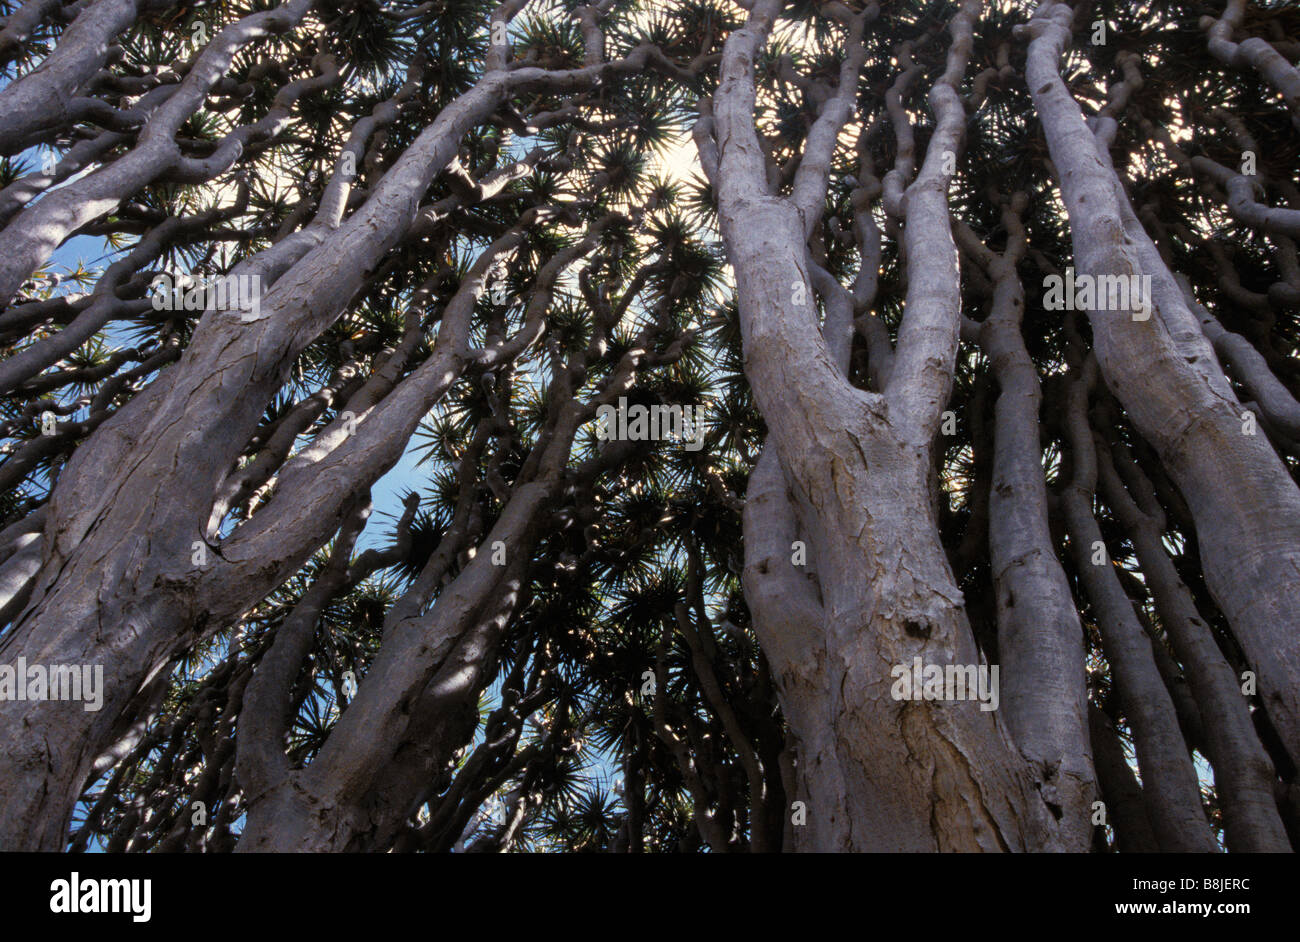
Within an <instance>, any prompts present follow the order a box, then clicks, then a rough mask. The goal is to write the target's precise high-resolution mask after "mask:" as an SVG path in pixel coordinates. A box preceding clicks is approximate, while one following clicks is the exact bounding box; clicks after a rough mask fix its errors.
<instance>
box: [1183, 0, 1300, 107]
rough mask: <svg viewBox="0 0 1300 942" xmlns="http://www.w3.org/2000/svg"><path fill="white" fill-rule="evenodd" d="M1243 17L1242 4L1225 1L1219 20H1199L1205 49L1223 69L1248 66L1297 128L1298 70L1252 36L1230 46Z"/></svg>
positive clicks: (1237, 0) (1241, 1)
mask: <svg viewBox="0 0 1300 942" xmlns="http://www.w3.org/2000/svg"><path fill="white" fill-rule="evenodd" d="M1245 15H1246V0H1227V4H1226V5H1225V6H1224V10H1223V13H1222V15H1221V16H1219V18H1218V19H1217V20H1216V19H1215V18H1213V17H1210V16H1204V17H1201V28H1202V29H1204V30H1206V32H1207V34H1208V35H1207V36H1206V46H1207V47H1208V48H1209V50H1210V53H1211V55H1213V56H1214V57H1215V58H1216V59H1218V60H1219V61H1220V62H1223V63H1225V64H1226V65H1235V66H1242V65H1249V66H1250V67H1251V68H1253V69H1254V70H1255V71H1256V72H1258V73H1259V74H1260V75H1261V76H1263V77H1264V79H1266V80H1267V81H1268V82H1269V84H1271V85H1272V86H1273V87H1274V88H1276V89H1277V90H1278V91H1279V92H1280V93H1281V95H1282V98H1283V100H1284V101H1285V102H1286V105H1287V107H1288V108H1289V109H1290V110H1291V123H1292V124H1294V125H1295V126H1296V127H1297V128H1300V69H1297V68H1296V67H1295V66H1294V65H1292V64H1291V63H1290V62H1288V61H1287V60H1286V58H1285V57H1284V56H1283V55H1282V54H1281V53H1280V52H1278V51H1277V50H1276V49H1274V48H1273V46H1272V44H1271V43H1269V42H1268V41H1267V40H1264V39H1260V38H1258V37H1255V36H1252V37H1250V38H1249V39H1244V40H1242V41H1241V42H1239V43H1238V42H1234V41H1233V39H1232V34H1233V32H1234V31H1235V30H1236V29H1237V28H1238V27H1239V26H1240V25H1241V21H1242V19H1243V18H1244V17H1245Z"/></svg>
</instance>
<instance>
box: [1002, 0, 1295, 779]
mask: <svg viewBox="0 0 1300 942" xmlns="http://www.w3.org/2000/svg"><path fill="white" fill-rule="evenodd" d="M1072 17H1073V11H1072V9H1071V7H1069V6H1068V5H1066V4H1064V3H1058V2H1054V0H1047V2H1044V3H1042V4H1041V5H1040V6H1039V8H1038V9H1037V11H1036V12H1035V14H1034V17H1033V20H1032V21H1031V23H1030V24H1029V26H1028V27H1017V29H1018V30H1021V29H1023V30H1025V31H1026V32H1027V34H1028V35H1029V36H1031V37H1032V41H1031V42H1030V46H1029V56H1028V62H1027V66H1026V77H1027V81H1028V86H1029V90H1030V94H1031V95H1032V97H1033V100H1034V104H1035V108H1036V109H1037V112H1038V115H1039V117H1040V118H1041V120H1042V123H1043V130H1044V133H1045V134H1046V136H1047V141H1048V147H1049V150H1050V153H1051V156H1052V161H1053V163H1054V164H1055V166H1056V168H1057V172H1058V177H1059V183H1060V186H1061V193H1062V196H1063V198H1064V201H1065V206H1066V209H1067V212H1068V214H1069V218H1070V229H1071V236H1072V239H1073V243H1074V254H1075V268H1076V270H1077V271H1078V272H1079V273H1080V274H1081V275H1082V274H1087V275H1089V276H1091V277H1094V278H1096V277H1099V276H1125V277H1127V276H1128V275H1130V274H1136V275H1141V276H1150V279H1151V282H1150V283H1151V294H1152V297H1151V299H1150V300H1151V302H1152V303H1151V306H1150V307H1151V310H1150V316H1149V317H1148V318H1147V319H1145V320H1140V319H1134V317H1133V314H1134V313H1135V312H1134V310H1132V309H1131V308H1130V309H1129V310H1120V311H1104V310H1094V311H1090V312H1089V320H1090V322H1091V325H1092V331H1093V338H1094V345H1095V348H1096V354H1097V360H1098V363H1099V364H1100V367H1101V373H1102V376H1103V377H1104V378H1105V381H1106V385H1107V386H1108V387H1109V388H1110V390H1111V392H1113V393H1114V394H1115V396H1116V398H1117V399H1119V401H1120V402H1121V403H1122V404H1123V406H1124V409H1125V412H1126V413H1127V414H1128V415H1129V417H1130V419H1131V421H1132V422H1133V424H1134V426H1135V427H1136V428H1137V430H1138V432H1139V433H1140V434H1141V435H1142V436H1143V438H1145V439H1146V440H1147V441H1148V442H1149V443H1150V444H1151V445H1152V447H1153V448H1154V449H1155V450H1156V452H1157V453H1158V454H1159V456H1160V460H1161V462H1162V464H1163V465H1164V467H1165V469H1166V470H1167V472H1168V474H1169V475H1170V477H1171V478H1172V479H1173V481H1174V482H1175V484H1176V485H1177V487H1178V489H1179V491H1180V492H1181V494H1182V497H1183V498H1184V499H1185V500H1186V502H1187V505H1188V507H1189V508H1190V510H1191V513H1192V515H1193V518H1194V520H1195V524H1196V533H1197V538H1198V541H1199V545H1200V549H1201V562H1202V566H1203V569H1204V573H1205V579H1206V583H1207V585H1208V586H1209V588H1210V591H1211V593H1212V594H1213V595H1214V598H1215V600H1216V602H1217V603H1218V604H1219V607H1220V609H1221V610H1222V611H1223V613H1224V614H1225V615H1226V616H1227V618H1228V621H1229V623H1230V624H1231V626H1232V630H1233V633H1234V635H1235V636H1236V638H1237V640H1238V641H1239V642H1240V643H1241V646H1242V648H1243V650H1244V651H1245V653H1246V656H1247V658H1248V659H1249V661H1250V663H1251V666H1252V668H1253V669H1254V670H1255V671H1256V672H1257V674H1258V676H1259V681H1260V689H1261V692H1262V699H1263V701H1264V704H1265V709H1266V710H1267V711H1268V715H1269V717H1270V719H1271V720H1272V721H1273V723H1274V725H1275V726H1276V727H1277V729H1278V730H1279V733H1280V735H1281V736H1282V738H1283V740H1284V742H1285V743H1286V748H1287V750H1288V753H1289V754H1290V755H1291V756H1292V757H1293V759H1295V758H1300V635H1297V634H1296V633H1295V632H1293V631H1289V630H1288V629H1286V628H1285V627H1283V626H1285V625H1287V624H1288V623H1289V620H1290V618H1291V615H1290V613H1292V612H1294V611H1296V610H1297V608H1298V607H1300V490H1298V489H1297V487H1296V484H1295V482H1294V481H1293V480H1292V479H1291V477H1290V475H1289V474H1288V473H1287V470H1286V468H1285V467H1284V466H1283V464H1282V462H1281V460H1280V459H1279V458H1278V456H1277V454H1276V453H1275V452H1274V450H1273V448H1272V447H1271V446H1270V445H1269V443H1268V442H1267V440H1265V438H1264V437H1263V436H1262V435H1252V434H1248V433H1247V427H1246V425H1245V423H1243V420H1242V412H1243V409H1242V407H1241V405H1240V403H1238V402H1237V400H1236V397H1235V396H1234V395H1233V393H1232V390H1231V387H1230V386H1229V384H1228V382H1227V378H1226V377H1225V376H1224V374H1223V371H1222V369H1221V368H1220V366H1219V363H1218V361H1217V359H1216V358H1215V356H1214V351H1213V349H1211V347H1210V344H1209V342H1208V341H1207V340H1206V338H1205V336H1204V334H1203V333H1202V331H1201V328H1200V324H1199V323H1198V320H1197V318H1196V317H1195V315H1194V314H1193V313H1192V312H1191V311H1190V310H1189V309H1188V307H1187V304H1186V301H1185V300H1184V298H1183V295H1182V292H1181V290H1180V289H1179V287H1178V285H1177V283H1176V282H1175V280H1174V278H1173V275H1172V273H1171V272H1170V271H1169V269H1168V267H1167V266H1166V265H1165V264H1164V262H1163V260H1162V259H1161V258H1160V254H1159V252H1158V251H1157V250H1156V249H1155V246H1154V245H1153V244H1152V242H1151V240H1150V238H1149V237H1148V236H1147V235H1146V233H1145V231H1144V230H1143V229H1142V226H1141V225H1140V223H1138V221H1137V219H1136V216H1135V215H1134V213H1133V211H1132V208H1131V207H1130V206H1129V204H1128V200H1127V198H1126V197H1125V196H1124V194H1123V188H1122V186H1121V185H1120V182H1119V180H1118V177H1117V176H1116V174H1115V172H1114V169H1113V168H1112V167H1111V165H1110V162H1109V157H1108V154H1107V153H1106V142H1107V140H1108V139H1109V135H1111V134H1113V119H1109V118H1107V119H1104V120H1103V121H1101V122H1099V132H1100V137H1094V134H1093V132H1092V131H1091V130H1090V129H1089V128H1088V126H1087V124H1086V122H1085V121H1084V118H1083V114H1082V112H1081V111H1080V109H1079V106H1078V104H1077V103H1076V102H1075V101H1074V99H1073V97H1072V96H1071V95H1070V93H1069V91H1068V89H1067V88H1066V86H1065V84H1064V82H1063V81H1062V80H1061V76H1060V72H1059V70H1058V62H1059V60H1060V56H1061V53H1062V50H1063V49H1064V48H1065V45H1066V43H1067V42H1068V40H1069V36H1070V25H1071V20H1072ZM1107 121H1110V122H1111V125H1109V126H1108V125H1107V123H1106V122H1107Z"/></svg>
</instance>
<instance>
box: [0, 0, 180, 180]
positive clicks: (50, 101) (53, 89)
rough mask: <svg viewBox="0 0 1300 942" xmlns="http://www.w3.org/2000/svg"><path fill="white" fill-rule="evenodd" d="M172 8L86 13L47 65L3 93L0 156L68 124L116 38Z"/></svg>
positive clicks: (134, 1)
mask: <svg viewBox="0 0 1300 942" xmlns="http://www.w3.org/2000/svg"><path fill="white" fill-rule="evenodd" d="M171 5H172V4H171V0H98V2H96V3H93V4H91V5H89V6H88V7H86V8H85V9H84V10H82V11H81V13H80V14H78V15H77V18H76V19H75V20H73V21H72V25H71V26H69V27H68V28H67V29H66V30H64V31H63V34H62V35H61V36H60V37H59V41H58V44H57V45H56V46H55V47H54V51H53V52H51V53H50V54H49V56H48V57H47V58H46V59H45V61H44V62H42V63H41V64H40V65H39V66H37V67H36V68H35V69H33V70H32V71H31V72H29V73H28V74H27V75H24V76H23V77H22V78H20V79H18V80H17V81H14V82H11V83H10V84H9V85H7V86H5V88H4V89H3V90H0V156H9V155H11V154H16V153H18V152H19V151H22V150H26V149H27V148H28V147H31V146H32V145H34V144H37V143H40V142H41V141H42V140H43V139H44V137H45V136H47V135H49V134H51V133H52V132H54V131H57V130H59V129H60V128H62V127H63V126H65V125H66V124H68V123H69V122H70V121H71V120H72V117H73V114H72V106H73V102H74V99H75V98H76V97H77V95H78V94H79V93H80V92H81V91H83V90H84V89H85V88H86V86H87V85H89V84H90V82H91V80H92V79H94V77H95V76H96V74H97V73H98V72H99V70H100V69H101V68H102V67H103V65H104V62H105V61H106V60H107V59H108V51H109V47H110V46H111V45H112V43H113V41H114V40H115V39H116V38H117V36H118V35H119V34H121V33H122V32H124V31H125V30H126V28H127V27H128V26H130V25H131V24H132V23H134V22H135V20H136V17H138V16H139V15H140V13H141V12H143V11H145V10H149V9H162V8H166V7H168V6H171ZM27 6H31V5H30V4H29V5H27ZM27 6H25V7H24V12H25V11H26V9H27ZM7 26H8V24H6V27H7ZM6 32H8V30H7V28H6Z"/></svg>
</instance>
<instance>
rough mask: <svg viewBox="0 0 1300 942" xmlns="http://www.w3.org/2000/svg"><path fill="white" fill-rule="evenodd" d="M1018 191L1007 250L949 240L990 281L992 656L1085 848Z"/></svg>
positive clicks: (985, 343)
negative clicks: (1028, 326)
mask: <svg viewBox="0 0 1300 942" xmlns="http://www.w3.org/2000/svg"><path fill="white" fill-rule="evenodd" d="M1026 204H1027V199H1026V197H1025V195H1024V194H1023V193H1016V194H1014V195H1013V196H1012V197H1011V198H1010V200H1008V201H1007V202H1005V203H1004V204H1003V208H1002V221H1003V225H1004V227H1005V228H1006V230H1007V247H1006V250H1005V251H1003V252H1002V253H1001V254H997V253H994V252H992V251H990V250H989V249H988V248H987V247H986V246H985V245H984V244H983V243H982V242H981V241H980V240H979V238H978V237H977V236H976V235H975V234H974V233H973V232H971V230H970V229H969V228H968V227H967V226H965V224H964V223H961V222H958V223H956V225H955V227H954V228H955V231H956V234H957V242H958V244H959V245H960V246H961V247H962V249H963V250H964V251H966V252H967V253H969V254H970V255H971V256H972V257H973V258H974V259H975V260H976V261H977V262H978V263H980V264H981V266H982V267H983V268H984V269H985V270H986V271H987V272H988V275H989V277H990V279H991V280H992V282H993V293H992V298H991V304H990V310H989V314H988V317H987V318H985V320H984V321H983V322H982V323H981V324H980V325H979V327H978V340H979V344H980V347H981V348H982V349H983V351H984V353H985V354H986V355H987V356H988V358H989V365H990V367H991V369H992V370H993V374H994V376H995V377H996V379H997V383H998V396H997V400H996V402H995V404H994V423H995V427H994V434H993V477H992V480H991V481H990V487H989V508H988V547H989V554H990V562H991V566H992V574H993V582H994V587H995V589H996V592H997V616H998V657H999V660H1000V661H1001V665H1002V671H1003V673H1002V678H1003V679H1002V706H1001V709H1002V711H1003V712H1004V713H1005V715H1006V719H1007V725H1008V727H1009V728H1010V730H1011V734H1012V736H1013V737H1014V739H1015V743H1016V745H1017V747H1019V749H1020V752H1021V754H1022V755H1023V756H1024V757H1025V759H1026V761H1028V763H1029V765H1030V768H1031V769H1032V773H1033V775H1034V779H1035V784H1036V787H1037V789H1038V792H1039V794H1040V795H1042V797H1043V800H1044V801H1045V802H1047V803H1048V805H1049V806H1050V807H1051V808H1052V810H1053V813H1054V814H1057V815H1059V822H1060V823H1059V827H1058V832H1059V835H1060V841H1061V846H1062V849H1063V850H1069V851H1085V850H1087V849H1088V847H1089V845H1090V843H1091V841H1092V826H1091V824H1090V817H1091V810H1092V802H1093V799H1094V797H1095V793H1096V787H1097V786H1096V775H1095V773H1094V771H1093V768H1092V754H1091V748H1090V744H1089V732H1088V719H1087V702H1088V688H1087V675H1086V671H1085V666H1084V653H1085V652H1084V635H1083V627H1082V625H1081V624H1080V622H1079V614H1078V611H1077V609H1076V607H1075V602H1074V597H1073V595H1072V594H1071V592H1070V585H1069V582H1068V581H1067V580H1066V577H1065V571H1064V570H1063V569H1062V567H1061V563H1060V560H1059V559H1057V557H1056V550H1055V546H1054V543H1053V540H1052V533H1051V528H1050V526H1049V525H1048V507H1047V482H1046V479H1045V477H1044V473H1043V460H1042V447H1041V444H1040V442H1039V427H1040V425H1039V411H1040V409H1041V407H1042V398H1043V397H1042V388H1041V385H1040V383H1039V379H1038V370H1037V368H1036V367H1035V366H1034V362H1033V360H1032V359H1031V358H1030V356H1029V351H1028V350H1027V349H1026V347H1025V340H1024V336H1023V334H1022V333H1021V324H1022V320H1023V317H1024V307H1025V296H1024V295H1025V293H1024V285H1023V284H1022V283H1021V280H1020V276H1019V274H1018V273H1017V270H1016V266H1017V264H1018V263H1019V261H1020V259H1021V258H1023V257H1024V254H1025V250H1026V247H1027V239H1026V233H1025V228H1024V223H1023V221H1022V218H1021V217H1022V214H1023V212H1024V209H1025V206H1026Z"/></svg>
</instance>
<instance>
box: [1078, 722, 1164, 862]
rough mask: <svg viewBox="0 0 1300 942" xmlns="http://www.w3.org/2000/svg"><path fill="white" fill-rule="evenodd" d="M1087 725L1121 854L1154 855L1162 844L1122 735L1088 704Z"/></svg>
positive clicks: (1099, 781) (1098, 775)
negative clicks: (1125, 752)
mask: <svg viewBox="0 0 1300 942" xmlns="http://www.w3.org/2000/svg"><path fill="white" fill-rule="evenodd" d="M1088 725H1089V728H1090V729H1091V731H1092V751H1093V755H1094V756H1095V757H1096V767H1097V780H1098V783H1099V784H1100V785H1101V796H1102V798H1103V799H1104V805H1105V811H1106V815H1105V820H1106V823H1108V824H1110V825H1111V827H1113V828H1114V829H1115V841H1116V843H1117V844H1118V845H1119V848H1120V850H1122V851H1123V852H1124V853H1130V854H1133V853H1135V854H1154V853H1157V852H1159V850H1160V844H1159V842H1158V841H1157V840H1156V836H1155V833H1154V832H1153V831H1152V830H1151V822H1150V821H1148V820H1147V809H1146V803H1145V801H1144V799H1143V797H1142V786H1141V785H1139V784H1138V780H1137V777H1136V776H1134V774H1133V769H1132V768H1130V767H1129V764H1128V758H1127V757H1126V756H1125V755H1124V747H1123V746H1121V745H1120V742H1119V733H1118V731H1117V730H1116V729H1115V724H1114V723H1112V722H1111V721H1110V717H1108V716H1106V714H1105V713H1103V712H1102V711H1101V709H1100V708H1099V707H1098V706H1097V705H1096V704H1095V703H1091V702H1090V703H1089V704H1088Z"/></svg>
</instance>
